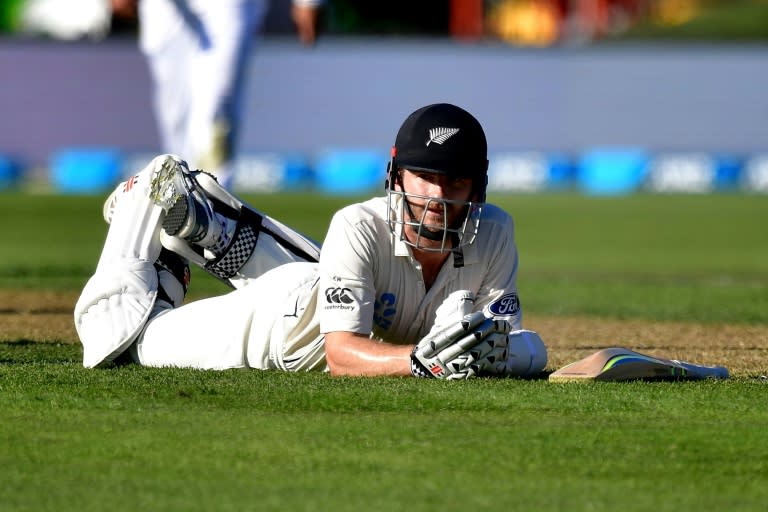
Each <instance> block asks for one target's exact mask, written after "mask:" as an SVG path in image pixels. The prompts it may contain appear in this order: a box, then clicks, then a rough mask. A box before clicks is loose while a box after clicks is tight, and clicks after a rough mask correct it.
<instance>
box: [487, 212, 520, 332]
mask: <svg viewBox="0 0 768 512" xmlns="http://www.w3.org/2000/svg"><path fill="white" fill-rule="evenodd" d="M488 227H491V228H492V229H490V230H489V235H490V240H492V241H493V243H491V244H490V246H489V250H487V251H485V252H486V254H485V256H486V257H487V258H488V271H487V273H486V275H485V279H484V281H483V285H482V286H481V288H480V290H479V292H478V295H477V297H476V300H475V309H478V310H479V309H483V311H484V312H485V313H486V315H492V316H494V317H496V318H502V319H504V320H507V321H508V322H510V324H511V325H512V327H513V329H515V330H516V329H521V328H522V315H523V313H522V308H521V306H520V298H519V296H518V290H517V270H518V265H519V256H518V252H517V245H516V243H515V229H514V222H513V221H512V218H511V217H509V216H505V218H504V219H503V221H502V222H499V221H495V222H490V223H489V225H488Z"/></svg>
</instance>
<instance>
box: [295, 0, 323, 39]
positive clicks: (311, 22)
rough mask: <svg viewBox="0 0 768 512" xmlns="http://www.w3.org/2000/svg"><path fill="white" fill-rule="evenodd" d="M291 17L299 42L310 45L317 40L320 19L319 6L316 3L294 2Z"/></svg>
mask: <svg viewBox="0 0 768 512" xmlns="http://www.w3.org/2000/svg"><path fill="white" fill-rule="evenodd" d="M291 17H292V18H293V22H294V24H296V32H297V34H298V36H299V41H301V44H303V45H306V46H312V45H313V44H315V40H317V27H318V22H319V19H320V7H319V6H317V5H302V4H297V3H294V4H293V6H292V8H291Z"/></svg>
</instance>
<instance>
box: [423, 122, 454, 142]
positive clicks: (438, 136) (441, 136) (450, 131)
mask: <svg viewBox="0 0 768 512" xmlns="http://www.w3.org/2000/svg"><path fill="white" fill-rule="evenodd" d="M457 133H459V129H458V128H446V127H444V126H440V127H439V128H431V129H430V130H429V139H428V140H427V143H426V145H427V146H429V144H430V143H432V142H434V143H436V144H442V143H443V142H445V141H447V140H448V139H450V138H451V137H453V136H454V135H456V134H457Z"/></svg>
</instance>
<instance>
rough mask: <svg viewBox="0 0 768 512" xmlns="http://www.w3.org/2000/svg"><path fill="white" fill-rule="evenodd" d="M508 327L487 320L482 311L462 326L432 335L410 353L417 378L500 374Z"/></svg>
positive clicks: (465, 321)
mask: <svg viewBox="0 0 768 512" xmlns="http://www.w3.org/2000/svg"><path fill="white" fill-rule="evenodd" d="M509 330H510V325H509V323H508V322H507V321H505V320H493V319H489V318H486V317H485V315H483V313H482V312H481V311H478V312H476V313H471V314H469V315H466V316H465V317H464V318H463V319H462V320H461V322H459V323H457V324H453V325H450V326H448V327H445V328H443V329H440V330H437V331H434V332H431V333H430V334H428V335H427V336H425V337H424V338H423V339H422V340H421V341H420V342H419V343H418V344H417V345H416V346H415V347H414V349H413V352H412V353H411V373H413V375H414V376H416V377H425V378H439V379H449V380H453V379H468V378H471V377H475V376H477V375H478V374H480V373H486V372H487V373H493V374H496V373H499V372H503V368H504V365H505V362H506V354H507V352H506V350H507V342H506V340H507V338H506V335H507V333H508V332H509Z"/></svg>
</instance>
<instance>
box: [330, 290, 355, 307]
mask: <svg viewBox="0 0 768 512" xmlns="http://www.w3.org/2000/svg"><path fill="white" fill-rule="evenodd" d="M351 293H352V292H351V290H350V289H349V288H328V289H326V290H325V300H326V301H328V303H330V304H351V303H352V302H354V299H352V295H351Z"/></svg>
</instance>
